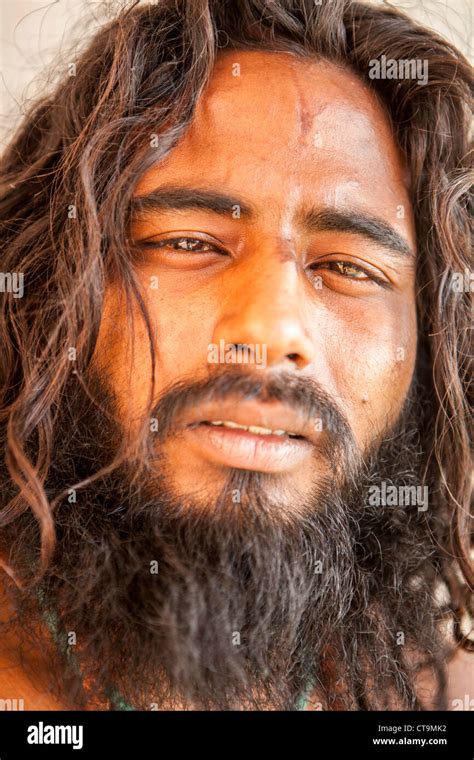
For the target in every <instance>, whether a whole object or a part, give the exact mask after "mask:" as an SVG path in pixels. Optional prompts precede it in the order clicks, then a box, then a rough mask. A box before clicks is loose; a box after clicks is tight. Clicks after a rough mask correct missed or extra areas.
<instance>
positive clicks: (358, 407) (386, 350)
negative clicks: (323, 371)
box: [330, 304, 417, 448]
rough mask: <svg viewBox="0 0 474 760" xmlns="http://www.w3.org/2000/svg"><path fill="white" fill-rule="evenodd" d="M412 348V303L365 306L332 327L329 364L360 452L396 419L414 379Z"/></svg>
mask: <svg viewBox="0 0 474 760" xmlns="http://www.w3.org/2000/svg"><path fill="white" fill-rule="evenodd" d="M398 306H399V307H400V304H398ZM416 344H417V328H416V310H415V306H414V305H413V306H412V305H411V304H406V306H405V308H394V309H387V308H386V307H385V306H384V307H381V306H380V304H379V306H378V308H377V306H375V308H374V307H373V306H372V305H369V306H367V307H365V308H364V309H363V311H362V312H361V311H360V310H358V313H357V316H354V315H352V318H350V319H349V318H348V317H347V316H346V317H345V318H339V319H337V320H335V322H334V323H333V330H332V335H331V341H330V346H331V348H330V352H331V360H330V363H331V365H332V369H333V377H334V379H335V385H336V394H337V395H338V397H339V399H340V402H341V404H342V405H343V406H344V407H345V412H346V414H347V417H348V419H349V422H350V424H351V426H352V429H353V432H354V435H355V437H356V440H357V441H358V443H359V445H360V446H361V448H365V447H366V446H367V444H368V443H370V441H371V440H373V439H374V438H375V437H376V436H377V435H378V434H379V433H380V432H382V431H383V430H384V429H385V428H386V427H387V426H388V425H391V424H393V423H394V422H395V421H396V419H397V417H398V415H399V413H400V411H401V408H402V405H403V402H404V400H405V398H406V396H407V393H408V390H409V387H410V383H411V381H412V378H413V372H414V367H415V359H416Z"/></svg>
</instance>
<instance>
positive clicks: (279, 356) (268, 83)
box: [95, 51, 416, 503]
mask: <svg viewBox="0 0 474 760" xmlns="http://www.w3.org/2000/svg"><path fill="white" fill-rule="evenodd" d="M236 64H238V66H237V65H236ZM239 67H240V70H239ZM150 139H151V140H153V136H151V138H150ZM407 185H408V179H407V173H406V171H405V168H404V165H403V161H402V158H401V156H400V154H399V152H398V150H397V148H396V146H395V143H394V139H393V137H392V134H391V131H390V127H389V123H388V120H387V117H386V116H385V114H384V112H383V110H382V108H381V106H380V105H379V104H378V103H377V101H376V100H375V97H374V96H372V95H371V93H370V92H369V91H368V89H367V88H366V87H365V86H364V85H363V84H361V82H360V81H359V80H358V78H357V77H356V76H355V75H352V74H351V73H350V72H349V71H348V70H340V69H338V68H336V67H335V66H334V65H332V64H329V63H316V62H310V61H303V60H297V59H295V58H294V57H292V56H290V55H289V54H284V53H272V54H270V53H264V52H248V51H245V52H242V51H238V52H232V53H227V52H226V53H225V54H220V55H219V57H218V61H217V64H216V66H215V70H214V73H213V76H212V79H211V81H210V83H209V85H208V87H207V89H206V90H205V92H204V93H203V95H202V96H201V98H200V100H199V101H198V104H197V108H196V111H195V116H194V119H193V121H192V124H191V126H190V128H189V129H188V131H187V132H186V134H185V135H184V137H183V138H182V139H181V140H180V142H179V143H178V144H177V146H176V147H175V148H174V149H173V150H172V151H171V152H170V154H169V155H168V156H167V157H166V158H165V159H164V160H162V161H160V162H158V163H157V164H156V165H154V166H153V167H152V168H151V169H149V170H148V171H147V172H146V173H145V174H144V175H143V176H142V177H141V179H140V181H139V182H138V185H137V187H136V191H135V196H136V197H137V198H138V197H141V198H143V197H145V196H149V195H150V194H151V193H152V192H153V191H163V190H164V189H165V188H166V190H167V191H169V190H170V189H171V188H172V189H173V195H172V197H171V200H170V196H168V198H167V202H166V203H165V204H161V205H158V204H152V202H151V201H150V200H148V201H147V203H146V208H145V204H143V206H142V207H140V205H139V204H137V209H136V211H135V213H134V215H133V218H132V223H131V227H130V236H131V239H132V240H133V242H134V243H135V244H136V248H137V256H136V271H137V274H138V277H139V279H140V282H141V284H142V286H143V292H144V297H145V301H146V306H147V308H148V311H149V314H150V317H151V321H152V326H153V331H154V336H155V338H156V348H157V354H156V366H155V371H156V383H157V385H156V388H155V392H156V396H157V397H159V396H160V395H162V394H163V393H164V392H165V391H166V390H167V389H168V388H170V387H171V386H173V384H175V383H178V382H185V383H186V382H188V383H189V382H191V383H192V382H195V381H199V380H205V379H206V378H209V377H212V375H213V373H214V372H215V371H216V370H217V369H219V370H220V371H221V372H222V371H225V369H226V366H225V365H226V364H230V365H231V364H232V363H233V362H238V363H241V362H246V361H249V362H250V363H249V364H248V366H245V367H241V369H243V370H248V372H253V373H255V376H256V377H258V378H259V379H262V378H264V379H265V381H266V380H269V379H271V378H273V377H277V376H279V375H282V374H284V375H285V377H290V376H291V377H298V378H299V379H300V382H301V381H302V382H305V381H307V382H308V387H309V384H310V383H312V382H313V383H316V384H317V386H318V388H319V389H320V390H322V391H323V392H324V393H325V394H326V395H327V397H328V398H329V399H331V402H332V404H333V405H334V406H335V407H336V408H337V410H338V411H339V412H340V414H341V415H342V417H343V418H344V420H345V421H346V422H347V423H348V424H349V426H350V429H351V431H352V435H353V438H354V440H355V443H356V445H357V448H358V450H359V451H360V452H364V451H365V450H367V447H368V446H369V445H370V444H371V443H373V442H374V440H376V439H377V437H378V436H379V435H380V434H381V433H382V432H383V431H384V430H387V429H388V428H389V426H390V425H391V424H393V423H394V421H395V420H396V419H397V417H398V415H399V413H400V410H401V408H402V404H403V402H404V399H405V398H406V395H407V391H408V388H409V386H410V382H411V379H412V376H413V370H414V361H415V353H416V309H415V287H414V282H415V280H414V259H413V256H412V255H410V252H409V251H410V249H411V251H412V252H414V251H415V240H414V227H413V218H412V212H411V208H410V202H409V195H408V187H407ZM189 190H193V191H194V190H199V191H205V192H206V193H209V192H211V193H218V194H221V195H225V196H229V199H230V200H229V201H228V203H227V204H226V203H224V202H223V203H222V204H221V211H220V213H219V212H218V210H216V209H215V208H214V210H212V209H211V208H207V207H205V204H204V203H203V200H204V196H201V197H200V206H199V207H197V206H196V204H194V206H193V205H192V203H191V204H185V203H184V202H183V199H184V195H182V194H181V195H180V194H179V192H177V191H189ZM193 194H194V193H191V194H190V195H193ZM188 197H189V196H188ZM177 198H179V200H178V201H176V199H177ZM173 204H174V206H175V207H173ZM178 204H179V208H178V207H176V206H178ZM310 212H312V213H311V216H310ZM318 212H327V213H318ZM349 214H350V215H351V217H352V219H348V218H347V215H349ZM342 215H345V217H346V218H345V219H343V217H342ZM364 217H367V218H368V219H371V220H374V219H376V220H378V221H379V222H382V223H384V224H385V225H386V227H384V226H383V225H382V227H380V226H377V225H376V224H373V223H370V222H367V221H366V220H365V221H364ZM389 227H390V228H392V230H393V232H394V233H396V234H389V233H388V228H389ZM363 229H364V230H365V234H363ZM397 236H399V238H401V239H402V240H399V239H398V237H397ZM402 241H405V244H406V249H407V250H406V251H404V250H403V244H402ZM397 249H399V250H397ZM132 339H133V341H134V351H132V350H131V346H132ZM232 345H233V346H234V349H235V350H234V352H232V350H229V347H230V346H232ZM219 363H220V364H221V366H218V365H219ZM95 364H96V366H97V367H99V368H101V369H102V370H103V372H105V377H107V378H108V383H109V385H110V388H111V389H112V390H113V392H114V394H115V397H116V399H117V400H118V403H119V408H120V416H121V419H122V422H123V426H124V429H127V430H129V429H131V428H133V426H134V424H135V423H136V421H137V420H138V419H139V417H140V415H141V414H142V413H143V411H144V409H145V408H146V403H147V401H148V393H149V383H150V377H151V369H152V368H151V364H150V356H149V348H148V337H147V335H146V332H145V328H144V326H143V324H142V322H141V320H140V319H139V318H138V312H137V319H136V320H134V322H133V328H131V327H130V322H129V320H128V316H127V310H126V308H125V304H124V301H123V296H122V293H121V288H120V286H119V285H118V284H117V286H115V285H111V286H110V287H109V289H108V291H107V293H106V307H105V312H104V318H103V322H102V325H101V331H100V336H99V341H98V346H97V350H96V355H95ZM228 368H229V370H232V369H235V367H232V366H229V367H228ZM155 401H156V398H155ZM220 422H230V423H231V425H232V423H234V424H237V425H240V426H246V427H249V426H257V427H258V428H263V429H266V430H271V431H278V432H277V433H273V434H268V433H265V432H264V431H255V432H252V431H249V430H245V429H241V428H235V427H229V426H228V425H220V424H212V423H220ZM197 423H199V424H197ZM158 425H159V420H158ZM281 431H285V433H282V432H281ZM174 433H175V434H173V435H171V436H167V437H166V438H165V439H164V440H163V445H162V456H163V461H164V463H165V471H166V477H167V482H168V485H169V487H170V488H171V489H172V491H173V492H174V494H175V495H177V496H189V495H191V494H192V495H193V496H194V498H195V499H199V498H203V499H205V500H208V499H209V498H211V499H212V498H213V497H215V496H216V495H217V494H218V493H219V491H220V489H221V488H222V486H223V484H224V482H225V479H226V476H228V475H229V473H231V472H233V471H234V472H235V470H236V469H240V470H247V471H256V472H259V473H266V474H267V476H266V480H265V482H266V485H267V488H268V493H269V494H270V493H271V491H272V489H273V492H274V493H275V494H278V496H279V499H280V503H281V502H284V503H290V502H291V500H292V495H293V498H294V494H295V493H298V494H299V495H302V496H303V497H304V495H305V494H308V493H309V492H310V489H311V488H312V487H314V485H315V484H316V485H317V483H318V481H320V480H321V479H322V478H323V477H327V476H328V474H329V475H330V473H331V464H330V461H329V458H328V457H327V456H325V455H324V448H323V446H322V444H323V443H324V437H325V436H326V435H327V431H326V430H325V429H324V425H321V420H318V419H317V418H313V419H307V418H306V417H304V416H301V415H299V413H298V410H297V409H296V407H293V408H290V407H289V406H288V405H286V404H285V403H284V401H281V402H280V401H276V400H271V401H270V402H262V401H261V400H259V399H253V400H252V399H248V398H247V399H242V398H239V397H238V396H237V395H233V394H232V393H230V395H229V396H228V398H226V399H220V400H218V401H209V402H203V403H201V404H198V405H197V406H193V407H192V408H191V407H190V408H186V409H185V411H184V413H183V415H182V418H180V419H179V425H178V426H177V428H176V430H175V431H174ZM287 433H291V434H295V435H298V436H301V437H298V438H295V437H293V436H290V435H287Z"/></svg>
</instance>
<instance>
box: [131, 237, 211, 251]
mask: <svg viewBox="0 0 474 760" xmlns="http://www.w3.org/2000/svg"><path fill="white" fill-rule="evenodd" d="M139 246H140V247H141V248H154V249H159V250H170V251H175V252H176V253H218V254H224V253H225V251H223V250H222V249H221V248H219V246H217V245H215V244H213V243H210V242H209V241H207V240H202V239H201V238H198V237H185V236H183V237H176V238H167V239H166V240H142V241H140V242H139Z"/></svg>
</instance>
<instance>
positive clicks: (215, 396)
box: [151, 367, 358, 468]
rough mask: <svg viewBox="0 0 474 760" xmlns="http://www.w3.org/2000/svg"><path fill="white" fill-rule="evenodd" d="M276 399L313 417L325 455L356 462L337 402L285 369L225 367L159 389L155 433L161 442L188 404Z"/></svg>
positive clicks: (348, 429) (309, 380)
mask: <svg viewBox="0 0 474 760" xmlns="http://www.w3.org/2000/svg"><path fill="white" fill-rule="evenodd" d="M230 399H232V400H233V401H236V403H238V401H239V400H241V401H248V400H256V401H261V402H270V401H278V402H279V403H282V404H284V405H286V406H287V407H288V408H291V409H292V410H294V411H296V412H298V413H299V414H300V415H301V416H304V417H305V418H306V420H307V421H311V420H313V421H314V420H316V419H317V420H318V421H319V423H320V425H321V430H323V431H325V433H326V435H325V436H324V437H323V440H322V443H321V446H322V448H323V450H324V451H323V453H325V454H326V455H327V456H329V457H331V458H334V459H337V460H341V461H344V463H345V467H346V468H349V467H350V466H355V463H356V461H357V460H358V449H357V444H356V441H355V438H354V435H353V433H352V429H351V426H350V424H349V422H348V420H347V418H346V416H345V414H344V412H343V411H342V410H341V409H340V408H339V406H338V405H337V403H336V401H335V400H334V399H333V398H332V397H331V396H330V395H329V394H328V393H327V392H326V391H325V389H324V388H323V387H322V386H321V385H320V383H318V382H317V381H316V380H314V379H313V378H309V377H299V376H297V375H293V374H291V373H289V372H279V373H278V374H267V375H265V374H264V373H262V372H259V373H258V375H257V374H256V373H249V372H248V371H246V370H241V369H237V368H231V369H229V368H228V367H226V368H223V369H222V370H217V371H216V372H214V373H213V375H211V376H209V377H205V378H202V379H199V380H196V381H191V382H190V381H189V380H180V381H178V382H176V383H173V384H172V385H170V386H168V388H167V389H166V390H165V391H164V392H163V394H162V396H161V397H160V399H159V400H158V401H157V403H156V404H155V405H154V406H153V407H152V411H151V417H152V418H155V419H157V420H158V430H157V431H156V432H155V433H154V438H157V439H158V440H159V441H160V442H163V441H164V440H165V439H166V438H167V436H169V435H172V434H173V432H174V431H175V429H176V427H177V424H178V421H179V418H180V417H181V416H182V415H183V414H185V413H186V412H187V411H189V410H190V409H192V408H194V407H196V406H199V405H200V404H203V403H208V402H211V401H228V400H230Z"/></svg>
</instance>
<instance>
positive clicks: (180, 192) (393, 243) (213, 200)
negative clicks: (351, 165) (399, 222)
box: [130, 185, 415, 258]
mask: <svg viewBox="0 0 474 760" xmlns="http://www.w3.org/2000/svg"><path fill="white" fill-rule="evenodd" d="M236 208H238V212H239V217H238V218H244V219H250V220H251V219H255V218H256V217H257V211H256V208H255V206H254V205H253V204H252V203H249V202H248V201H244V200H243V199H242V198H239V197H237V196H232V195H228V194H227V193H222V192H219V191H216V190H207V189H203V188H191V187H182V186H176V187H175V186H169V185H167V186H164V187H159V188H156V189H155V190H152V191H151V192H150V193H148V194H146V195H140V196H135V197H134V198H132V202H131V208H130V210H131V213H132V214H136V213H139V212H140V211H145V212H146V211H152V212H153V211H157V212H159V211H170V210H172V211H179V210H182V209H199V210H203V211H207V212H211V213H213V214H219V215H220V216H226V217H228V216H229V215H230V214H232V213H234V212H235V210H236ZM297 221H298V223H299V224H300V225H301V227H302V228H303V229H305V230H307V231H308V232H345V233H350V234H354V235H359V236H360V237H363V238H365V239H366V240H368V241H369V242H372V243H376V244H377V245H378V246H380V247H382V248H384V249H386V250H387V251H389V252H390V253H392V254H395V255H396V256H401V257H403V258H414V256H415V254H414V251H413V250H412V248H411V247H410V245H409V244H408V242H407V241H406V240H405V238H403V237H402V235H400V234H399V233H398V232H397V231H396V230H395V228H394V227H392V225H390V224H389V223H388V222H386V221H384V220H382V219H380V218H378V217H375V216H372V215H368V214H365V213H363V212H361V211H358V210H351V209H335V208H333V207H329V206H327V207H317V206H314V207H312V208H310V209H306V210H304V209H302V210H300V212H299V213H298V214H297Z"/></svg>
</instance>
